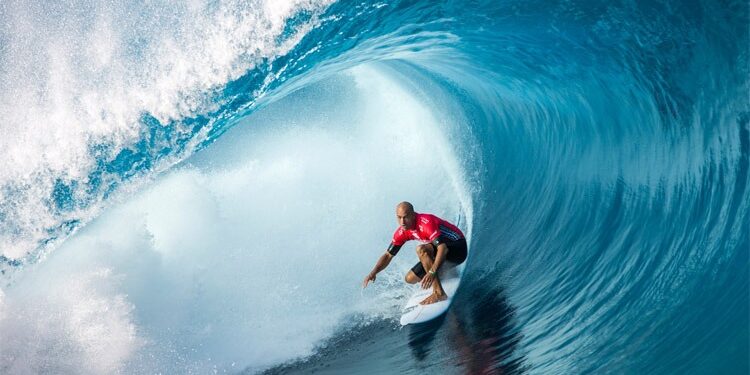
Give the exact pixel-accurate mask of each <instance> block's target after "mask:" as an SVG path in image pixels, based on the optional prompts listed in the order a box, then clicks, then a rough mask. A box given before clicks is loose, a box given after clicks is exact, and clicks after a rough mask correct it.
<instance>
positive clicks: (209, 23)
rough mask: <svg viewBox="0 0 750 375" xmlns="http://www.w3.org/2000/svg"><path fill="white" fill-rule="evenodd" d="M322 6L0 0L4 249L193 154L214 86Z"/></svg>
mask: <svg viewBox="0 0 750 375" xmlns="http://www.w3.org/2000/svg"><path fill="white" fill-rule="evenodd" d="M329 3H330V2H328V1H319V2H315V1H256V2H252V3H250V4H247V3H243V2H221V3H213V2H207V3H200V2H193V3H190V4H183V5H174V4H168V3H159V2H152V3H149V4H114V3H112V4H100V3H96V2H88V1H79V2H77V3H76V4H68V5H70V6H69V7H67V6H64V5H62V4H57V5H55V6H52V7H51V8H48V7H47V5H45V6H42V5H41V4H25V3H21V2H10V3H7V4H5V5H4V6H3V9H4V11H3V12H2V13H0V17H2V21H3V22H2V25H3V26H2V29H0V35H1V36H2V40H3V42H4V43H3V48H2V50H0V64H1V65H0V67H1V68H0V79H2V81H3V82H5V84H6V90H4V91H3V93H2V94H0V103H2V105H0V116H2V118H3V119H5V124H4V126H3V137H0V153H1V154H2V155H5V157H4V158H3V159H4V161H3V162H2V163H3V164H2V167H1V168H0V193H1V195H0V213H2V214H1V215H0V223H2V225H0V228H1V229H0V248H2V256H4V257H5V258H6V259H22V258H24V257H25V256H27V255H28V254H30V253H33V251H34V250H35V249H37V248H39V247H40V246H44V245H45V243H46V242H48V241H51V240H54V239H55V238H56V237H58V236H63V237H64V236H65V235H66V233H67V232H69V231H70V230H71V228H74V227H77V226H78V224H79V223H80V222H82V221H83V222H85V221H88V220H89V219H90V218H92V217H93V216H95V215H96V213H97V212H98V211H99V207H100V203H101V202H102V201H103V200H105V199H106V198H107V197H108V196H109V195H110V194H111V193H112V192H113V191H114V190H115V189H116V187H117V186H118V185H120V184H121V183H122V182H124V181H126V180H129V179H130V178H131V177H132V176H134V175H143V174H145V173H153V172H158V171H160V170H165V169H166V168H168V167H169V166H171V165H173V164H174V163H175V162H177V161H179V160H181V159H184V158H185V157H186V156H188V155H189V154H190V153H192V151H194V150H195V148H196V146H197V145H198V144H199V143H200V142H201V141H203V140H204V139H205V138H206V133H207V132H208V131H209V130H210V129H211V128H213V127H215V126H220V125H221V122H220V121H219V123H218V124H217V121H216V120H217V117H221V116H220V113H219V112H220V111H221V108H222V107H224V106H225V105H226V103H225V102H227V101H231V99H232V98H222V97H221V96H222V93H221V91H222V88H223V87H225V85H226V84H227V83H229V82H232V81H235V80H237V79H238V78H240V77H241V76H242V75H244V74H246V73H247V72H248V71H253V70H257V69H261V68H262V67H263V66H265V65H268V64H272V63H273V61H274V60H275V59H276V58H278V57H279V56H281V55H284V54H286V53H288V52H289V51H290V50H291V49H293V48H294V46H295V45H296V44H297V43H298V42H299V40H300V39H301V38H302V37H303V36H304V35H305V34H306V33H307V32H309V30H310V29H311V28H312V27H313V25H314V24H315V23H316V22H317V18H316V17H317V16H316V15H317V14H319V13H320V12H321V11H323V10H324V9H325V8H326V6H328V4H329ZM301 15H302V16H301ZM290 23H294V25H295V26H294V27H293V28H290V27H289V25H290ZM30 77H31V78H33V79H30ZM262 84H263V83H262V82H260V83H259V87H258V88H259V91H262V89H263V85H262ZM256 94H257V93H256ZM208 113H212V114H213V116H214V117H215V118H214V119H211V120H208V119H206V118H203V119H202V118H201V116H204V115H206V114H208Z"/></svg>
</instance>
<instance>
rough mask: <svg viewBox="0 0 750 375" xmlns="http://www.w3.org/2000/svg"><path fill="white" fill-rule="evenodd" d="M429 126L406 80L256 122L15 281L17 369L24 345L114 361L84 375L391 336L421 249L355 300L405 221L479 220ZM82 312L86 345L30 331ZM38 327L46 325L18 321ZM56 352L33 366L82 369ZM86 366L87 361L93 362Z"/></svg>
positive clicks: (372, 79)
mask: <svg viewBox="0 0 750 375" xmlns="http://www.w3.org/2000/svg"><path fill="white" fill-rule="evenodd" d="M342 89H343V91H342ZM290 108H291V109H293V110H291V111H290V110H289V109H290ZM433 110H434V109H433V108H429V107H427V106H425V104H424V103H423V102H421V101H419V100H417V99H416V98H415V97H414V96H412V95H411V94H410V93H409V92H407V91H405V90H404V89H403V88H402V87H401V86H400V85H399V84H398V83H397V81H396V80H395V79H393V78H389V77H388V76H386V75H384V74H383V73H382V72H380V71H378V70H376V69H372V68H360V69H358V70H356V71H354V72H353V73H351V75H349V76H345V77H339V78H336V79H332V80H331V81H328V82H322V83H320V84H318V85H314V86H313V87H310V88H307V89H306V90H304V91H302V92H299V93H295V94H292V95H291V96H290V97H288V98H286V99H285V100H283V101H281V102H279V103H276V104H274V105H272V106H270V107H267V108H265V109H264V110H263V111H260V112H259V113H257V114H255V115H253V116H252V117H250V118H249V119H248V121H247V122H246V123H243V124H240V125H238V127H237V128H235V129H233V130H232V131H230V132H228V133H227V134H225V135H224V136H223V137H222V139H220V140H219V141H218V142H216V143H215V144H214V145H212V146H211V147H210V148H209V149H207V150H205V151H203V152H201V154H199V155H197V156H196V157H195V158H193V159H192V161H191V164H192V165H187V166H183V167H182V168H180V169H179V170H175V171H173V172H171V173H169V174H167V175H166V176H164V177H163V178H161V179H159V181H157V182H156V183H155V184H154V185H153V186H151V187H150V188H149V189H147V190H146V191H143V192H141V193H139V194H137V195H136V196H134V197H133V198H132V199H130V200H128V201H126V202H124V203H123V204H122V205H119V206H117V207H115V208H113V209H111V210H109V211H108V212H107V213H105V214H104V215H103V216H102V217H100V218H98V219H97V220H95V221H94V222H92V223H91V224H90V225H88V226H87V227H85V228H84V229H83V230H81V231H80V232H79V233H77V234H76V235H75V236H73V237H72V238H70V239H69V240H68V241H67V242H66V243H65V244H64V245H63V246H62V247H61V248H60V249H58V251H56V252H54V253H53V254H52V255H51V256H50V259H49V260H48V261H46V262H43V263H41V264H39V265H37V267H36V270H35V271H34V272H32V273H29V274H27V275H24V276H25V277H26V279H23V280H18V281H17V283H16V286H14V287H12V288H11V289H10V291H9V292H8V293H6V297H5V299H4V300H2V299H0V319H3V317H6V318H5V319H4V320H3V321H2V322H7V323H1V322H0V335H2V336H3V337H5V335H6V332H11V333H12V336H14V337H18V340H15V341H14V343H15V344H16V346H14V349H13V350H14V351H13V352H12V353H13V356H8V357H10V358H11V365H14V364H15V363H16V362H15V361H14V360H12V359H13V358H24V357H25V356H26V355H27V352H32V353H35V352H36V351H35V349H34V348H33V347H28V346H26V345H23V340H22V338H23V337H24V336H25V335H26V334H29V335H38V336H40V337H41V339H40V341H42V342H43V343H47V342H61V341H62V342H68V341H73V342H82V343H84V344H80V347H84V348H89V347H92V346H90V345H89V344H88V343H89V342H93V343H98V344H101V345H102V347H108V346H109V345H115V346H116V347H117V348H119V350H118V351H116V352H115V353H114V354H113V355H111V356H109V357H104V359H105V360H104V361H102V363H101V364H92V363H91V362H90V361H86V360H82V361H81V362H80V364H79V366H81V368H74V369H73V370H72V371H71V372H98V371H100V370H102V369H103V368H102V367H101V366H105V367H106V368H104V371H102V372H109V370H111V369H118V370H119V369H124V370H123V371H125V372H135V373H154V372H165V373H187V372H195V373H206V372H209V371H215V370H216V371H224V370H227V371H231V370H240V369H243V368H246V367H249V368H250V369H254V370H260V369H263V368H266V367H268V366H271V365H273V364H277V363H280V362H283V361H285V360H289V359H292V358H295V357H298V356H304V355H308V354H310V353H311V351H312V350H313V348H314V346H315V345H316V344H317V343H319V342H320V340H322V339H324V338H326V337H328V336H329V335H331V334H332V333H333V332H334V330H335V328H336V327H338V326H340V325H341V324H346V321H342V319H344V318H345V317H350V316H351V315H352V314H364V315H365V316H369V317H374V316H386V317H391V318H394V319H395V317H397V315H398V310H399V305H400V303H401V302H402V301H400V300H399V297H400V296H401V295H402V294H403V288H404V284H403V282H402V278H403V275H404V273H405V272H406V271H407V270H408V269H409V268H410V267H411V266H412V265H413V263H415V262H416V261H417V258H416V255H415V254H414V251H413V247H410V246H407V247H406V248H405V249H404V250H402V253H401V254H399V256H398V257H397V258H395V259H394V262H393V264H392V265H391V267H389V269H388V270H386V271H384V272H383V273H381V274H380V275H379V277H378V280H377V282H376V283H375V284H374V285H373V286H372V287H370V288H368V289H366V290H365V291H364V292H363V291H361V289H360V286H361V282H362V279H363V277H364V276H365V275H366V274H367V272H369V270H370V269H371V267H372V266H373V264H374V262H375V260H376V259H377V257H378V256H380V255H381V254H382V252H383V251H384V249H385V247H386V246H387V244H388V241H389V240H390V236H391V234H392V232H393V230H394V229H395V227H396V222H395V217H394V207H395V204H396V203H398V202H399V201H401V200H410V201H412V202H413V203H414V204H415V206H416V208H417V209H418V210H421V211H428V212H433V213H436V214H439V215H441V216H444V217H446V218H455V217H456V216H458V215H459V214H460V213H461V211H463V212H464V213H466V212H470V202H463V201H462V199H463V198H462V197H465V196H467V193H466V191H457V190H456V187H457V186H459V187H461V188H463V185H461V184H456V183H454V182H455V181H462V180H464V179H463V177H462V175H461V172H460V169H457V162H456V155H455V154H454V153H452V152H448V150H451V149H452V148H451V146H450V143H449V140H448V139H447V138H446V137H445V136H444V132H443V131H444V130H445V126H447V125H446V124H445V122H446V121H448V120H446V119H444V118H438V117H437V116H438V115H437V114H436V113H435V112H433ZM468 219H469V220H470V217H469V218H468ZM50 274H54V275H59V276H56V278H54V279H53V278H51V277H49V276H48V275H50ZM54 280H59V282H58V281H54ZM94 280H97V281H99V283H92V282H93V281H94ZM51 282H55V283H59V285H61V286H71V287H74V286H75V287H78V288H80V290H81V291H82V292H78V293H74V294H70V295H69V297H66V298H63V302H60V301H59V299H57V298H54V296H49V295H47V293H56V292H58V291H59V290H60V289H58V288H57V287H54V286H53V285H48V283H51ZM94 284H95V285H100V284H103V285H104V286H98V287H97V288H93V285H94ZM92 288H93V291H92ZM21 290H23V291H21ZM26 295H32V296H37V297H35V298H25V297H24V296H26ZM76 299H79V300H80V301H79V302H80V305H82V306H84V310H85V311H83V312H78V313H77V315H78V316H83V317H84V318H83V319H76V322H79V323H77V324H78V326H79V327H80V328H79V329H78V330H77V332H81V334H75V333H70V332H67V331H65V330H63V329H51V330H45V329H33V328H31V327H35V326H40V325H41V326H44V325H46V324H47V323H46V322H47V321H49V320H50V319H53V320H54V319H55V318H52V317H55V316H60V315H61V314H66V311H69V310H70V309H73V308H74V306H77V305H78V304H76V303H75V302H76ZM40 301H42V302H40ZM43 301H53V302H43ZM102 310H103V311H105V312H106V313H105V314H102V315H101V316H100V318H99V320H93V321H92V320H91V319H87V317H90V316H91V314H90V313H89V311H102ZM25 311H37V314H30V315H28V317H26V318H23V319H17V321H14V320H10V321H9V320H8V319H7V316H10V315H17V314H19V313H22V312H25ZM72 315H76V314H72ZM58 325H60V326H64V324H63V323H58ZM101 325H103V326H104V327H109V328H110V329H109V330H108V331H107V330H102V329H100V327H101ZM110 325H111V327H110ZM132 325H135V327H136V328H135V330H129V329H127V328H128V327H132ZM52 326H54V324H53V325H52ZM17 327H21V328H17ZM100 334H101V336H99V335H100ZM97 339H98V340H99V341H98V342H97V341H96V340H97ZM0 345H1V344H0ZM42 346H44V345H42ZM44 347H45V348H46V349H45V350H46V358H45V359H42V358H40V357H34V356H33V355H32V356H31V357H29V360H30V361H31V363H39V362H40V361H43V362H45V363H49V364H52V366H53V367H52V368H63V367H62V366H67V365H68V364H71V363H76V362H74V361H72V360H71V359H70V358H71V356H70V355H68V354H67V353H58V351H61V350H62V349H60V347H58V346H55V345H51V344H49V345H46V346H44ZM87 350H89V349H81V350H80V351H79V352H80V353H77V354H76V355H75V356H74V357H75V358H79V357H82V358H84V359H85V358H89V357H90V356H91V355H92V353H93V354H96V352H94V351H87ZM91 350H93V349H91ZM87 356H89V357H87ZM17 363H19V364H20V363H21V362H17ZM55 366H56V367H55ZM97 366H99V367H97ZM75 370H78V371H75Z"/></svg>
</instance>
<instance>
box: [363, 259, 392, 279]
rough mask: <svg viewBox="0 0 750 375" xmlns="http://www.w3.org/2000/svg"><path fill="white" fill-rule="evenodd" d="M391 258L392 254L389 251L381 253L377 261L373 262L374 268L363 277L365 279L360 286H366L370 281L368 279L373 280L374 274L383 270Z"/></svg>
mask: <svg viewBox="0 0 750 375" xmlns="http://www.w3.org/2000/svg"><path fill="white" fill-rule="evenodd" d="M391 259H393V255H391V253H389V252H387V251H386V252H385V254H383V255H381V256H380V258H378V262H377V263H375V268H373V269H372V271H370V273H369V274H368V275H367V277H365V281H364V282H362V287H363V288H365V287H367V284H369V283H370V281H375V276H376V275H377V274H378V272H380V271H382V270H384V269H385V268H386V267H388V264H390V263H391Z"/></svg>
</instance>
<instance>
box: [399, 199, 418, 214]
mask: <svg viewBox="0 0 750 375" xmlns="http://www.w3.org/2000/svg"><path fill="white" fill-rule="evenodd" d="M398 210H405V212H414V206H412V205H411V203H409V202H407V201H403V202H401V203H399V204H398V205H396V211H398Z"/></svg>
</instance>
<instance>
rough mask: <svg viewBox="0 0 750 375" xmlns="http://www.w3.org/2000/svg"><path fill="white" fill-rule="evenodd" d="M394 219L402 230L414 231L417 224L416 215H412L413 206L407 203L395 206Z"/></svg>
mask: <svg viewBox="0 0 750 375" xmlns="http://www.w3.org/2000/svg"><path fill="white" fill-rule="evenodd" d="M396 219H397V220H398V225H400V226H402V227H403V228H404V229H414V228H415V227H416V224H417V215H416V214H415V213H414V206H412V205H411V203H409V202H401V203H399V204H398V205H397V206H396Z"/></svg>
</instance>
